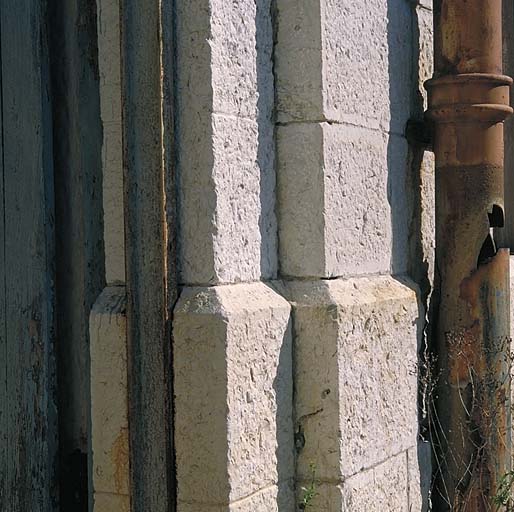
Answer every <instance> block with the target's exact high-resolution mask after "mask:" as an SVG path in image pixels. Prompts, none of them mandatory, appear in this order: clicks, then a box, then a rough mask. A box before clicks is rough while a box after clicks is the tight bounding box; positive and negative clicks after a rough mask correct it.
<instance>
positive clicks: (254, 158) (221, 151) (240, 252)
mask: <svg viewBox="0 0 514 512" xmlns="http://www.w3.org/2000/svg"><path fill="white" fill-rule="evenodd" d="M177 9H178V11H179V12H178V13H177V20H179V21H178V27H177V68H178V73H177V87H178V90H179V94H178V98H179V99H178V105H177V107H178V112H177V118H178V119H180V122H179V123H178V124H177V137H178V147H180V148H181V151H180V153H179V155H178V175H179V176H178V182H179V200H178V206H179V222H180V226H181V229H180V230H179V232H178V233H179V249H180V253H179V256H180V257H179V267H180V274H181V275H180V278H181V281H182V282H184V283H187V284H197V285H203V284H220V283H233V282H240V281H252V280H257V279H260V278H266V279H268V278H273V277H275V276H276V272H277V259H276V252H277V250H276V246H277V241H276V219H275V213H274V208H275V194H274V189H275V169H274V160H275V154H274V151H275V149H274V148H275V144H274V140H273V132H274V124H273V121H272V112H273V102H274V87H273V73H272V60H271V54H272V49H273V36H272V29H271V13H270V1H269V0H259V1H258V2H255V1H253V0H251V1H250V0H239V1H237V2H225V1H221V0H216V1H213V2H209V1H207V0H202V1H200V0H195V1H192V2H186V3H184V4H181V5H180V6H177Z"/></svg>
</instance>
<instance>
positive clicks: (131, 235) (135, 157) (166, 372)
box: [120, 0, 174, 512]
mask: <svg viewBox="0 0 514 512" xmlns="http://www.w3.org/2000/svg"><path fill="white" fill-rule="evenodd" d="M160 4H161V1H160V0H148V1H147V2H140V1H139V0H122V1H121V2H120V13H121V26H122V27H123V31H122V32H123V33H122V44H121V48H122V96H123V108H122V116H123V139H124V141H123V149H124V173H125V223H126V224H125V236H126V258H127V259H126V265H127V292H128V304H127V319H128V348H129V350H128V368H129V425H130V461H131V493H132V499H131V502H132V510H133V511H134V512H143V511H147V510H152V512H168V511H169V510H171V509H172V507H173V491H174V488H173V479H172V469H173V462H172V461H173V458H172V448H171V447H172V434H171V414H170V411H171V404H170V402H171V361H170V351H169V345H170V339H169V335H168V332H167V324H166V317H167V314H166V310H167V304H166V303H167V301H166V286H165V282H166V264H165V257H166V256H165V255H166V249H165V247H166V243H165V228H164V226H165V213H164V176H163V148H162V136H163V135H162V105H161V95H162V91H161V45H160V39H161V37H160V36H161V30H160Z"/></svg>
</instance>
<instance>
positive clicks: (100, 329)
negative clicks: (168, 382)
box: [89, 286, 129, 512]
mask: <svg viewBox="0 0 514 512" xmlns="http://www.w3.org/2000/svg"><path fill="white" fill-rule="evenodd" d="M89 328H90V337H91V347H90V351H91V352H90V353H91V457H92V466H93V467H92V475H93V492H94V499H95V508H94V511H95V512H103V511H107V510H116V511H122V510H125V509H123V508H109V507H110V506H113V504H114V503H119V504H120V506H121V504H125V505H127V508H126V509H127V510H128V504H129V496H128V495H129V462H128V457H129V446H128V417H127V415H128V399H127V339H126V328H127V326H126V316H125V288H124V287H123V286H113V287H108V288H106V289H105V290H104V291H103V292H102V294H101V295H100V297H99V298H98V300H97V301H96V303H95V305H94V307H93V310H92V312H91V316H90V322H89ZM104 494H108V495H109V496H105V495H104ZM125 505H124V506H125Z"/></svg>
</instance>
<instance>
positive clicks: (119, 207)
mask: <svg viewBox="0 0 514 512" xmlns="http://www.w3.org/2000/svg"><path fill="white" fill-rule="evenodd" d="M97 12H98V68H99V73H100V111H101V115H102V124H103V127H104V131H103V145H102V168H103V213H104V245H105V277H106V281H107V283H108V284H114V283H119V282H123V281H125V239H124V236H125V226H124V209H123V162H122V158H123V151H122V134H121V79H120V70H121V57H120V30H119V19H120V6H119V0H97Z"/></svg>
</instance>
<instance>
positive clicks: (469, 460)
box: [426, 0, 512, 512]
mask: <svg viewBox="0 0 514 512" xmlns="http://www.w3.org/2000/svg"><path fill="white" fill-rule="evenodd" d="M434 15H435V36H434V41H435V76H434V78H433V79H432V80H430V81H428V82H427V84H426V87H427V90H428V93H429V111H428V112H427V117H428V119H429V120H431V121H432V122H433V124H434V142H433V147H434V152H435V155H436V282H435V292H434V300H435V301H436V308H435V309H436V313H435V318H434V323H435V352H436V358H437V359H436V368H435V369H434V371H435V372H436V377H437V386H436V388H435V392H434V401H435V407H434V408H433V413H432V418H431V419H432V421H431V427H432V441H433V445H434V462H435V468H436V469H435V477H434V488H433V501H434V510H435V511H443V510H444V511H446V510H452V511H469V512H475V511H489V510H496V506H495V505H494V504H493V498H494V496H495V495H496V493H497V490H498V486H499V482H500V480H501V478H502V476H503V475H505V474H506V473H507V472H508V471H510V443H511V440H510V381H509V367H510V355H509V346H510V340H509V336H510V332H509V331H510V329H509V251H508V250H507V249H497V247H496V245H495V241H494V236H493V231H492V228H499V227H502V226H503V223H504V218H503V211H504V210H503V124H502V123H503V121H504V119H505V118H506V117H507V116H508V115H509V114H510V113H511V112H512V109H511V108H510V106H509V88H510V85H511V82H512V80H511V79H510V78H508V77H506V76H503V75H501V72H502V70H501V63H502V56H501V0H439V1H436V2H435V5H434Z"/></svg>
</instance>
